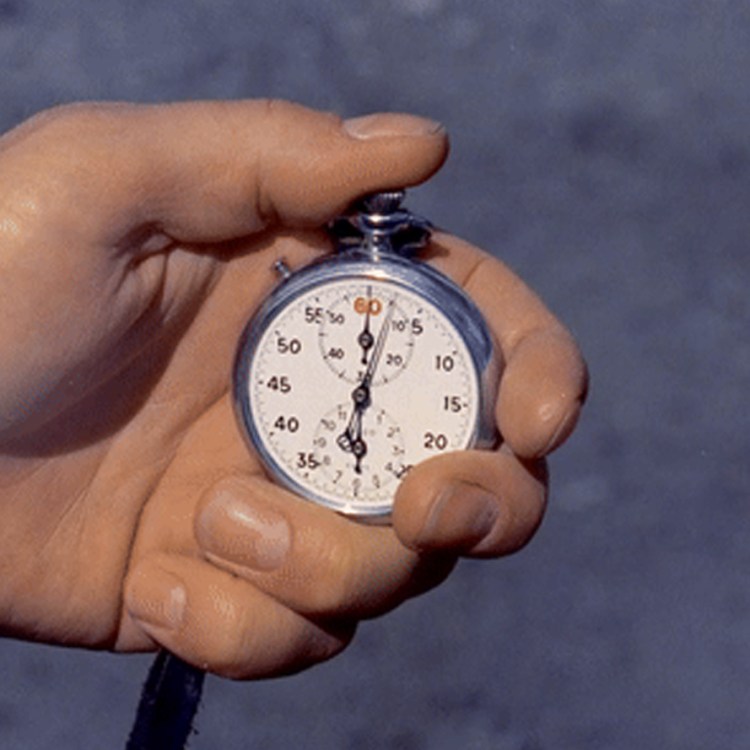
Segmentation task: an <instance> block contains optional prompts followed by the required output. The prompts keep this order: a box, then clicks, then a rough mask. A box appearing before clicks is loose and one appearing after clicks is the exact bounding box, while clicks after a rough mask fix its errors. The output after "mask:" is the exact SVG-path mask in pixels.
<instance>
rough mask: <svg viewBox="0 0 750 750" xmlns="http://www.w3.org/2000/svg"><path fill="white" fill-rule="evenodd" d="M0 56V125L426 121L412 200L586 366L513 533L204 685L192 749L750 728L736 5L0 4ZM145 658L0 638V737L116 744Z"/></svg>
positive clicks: (746, 91)
mask: <svg viewBox="0 0 750 750" xmlns="http://www.w3.org/2000/svg"><path fill="white" fill-rule="evenodd" d="M0 64H1V65H2V71H3V72H2V77H1V78H0V99H1V100H2V106H1V107H0V124H1V125H2V126H3V129H5V128H9V127H11V126H12V125H14V124H16V123H18V122H20V121H21V120H22V119H24V118H25V117H27V116H29V115H31V114H33V113H34V112H36V111H38V110H39V109H41V108H43V107H47V106H49V105H52V104H57V103H61V102H67V101H71V100H77V99H102V98H103V99H128V100H137V101H163V100H175V99H192V98H203V97H207V98H222V97H254V96H274V97H283V98H288V99H293V100H297V101H300V102H303V103H306V104H308V105H311V106H315V107H320V108H324V109H332V110H335V111H337V112H339V113H341V114H343V115H347V116H349V115H357V114H363V113H366V112H370V111H375V110H403V111H410V112H416V113H421V114H425V115H428V116H431V117H433V118H436V119H439V120H441V121H442V122H444V123H445V124H446V125H447V127H448V128H449V130H450V132H451V134H452V143H453V154H452V158H451V160H450V162H449V163H448V165H447V166H446V167H445V169H444V171H443V172H442V173H441V174H440V175H438V176H437V178H435V179H434V181H432V182H431V183H430V184H429V185H427V186H425V187H424V188H421V189H419V190H418V191H415V192H414V193H413V194H412V198H411V206H412V207H413V208H415V209H417V210H419V211H420V212H422V213H425V214H427V215H429V216H430V217H431V218H432V219H433V220H435V221H436V222H438V223H439V224H441V225H443V226H446V227H449V228H451V229H452V230H454V231H455V232H456V233H458V234H460V235H463V236H465V237H467V238H469V239H471V240H473V241H474V242H476V243H478V244H480V245H482V246H484V247H486V248H488V249H491V250H492V251H493V252H494V253H496V254H497V255H498V257H501V258H503V259H504V260H505V261H506V262H508V263H509V264H510V265H511V266H512V267H514V268H515V269H516V270H517V271H518V272H519V273H520V274H521V275H522V276H523V277H524V278H525V279H527V280H528V281H529V282H530V283H531V284H532V285H533V286H534V287H535V288H536V289H537V290H538V291H539V292H540V293H541V294H542V295H543V296H544V297H545V299H546V300H547V301H548V302H549V304H550V305H551V307H552V308H553V309H554V310H555V311H556V313H557V314H558V315H559V316H560V317H561V318H562V319H563V320H564V321H565V322H566V323H567V324H568V325H569V326H570V327H571V328H572V329H573V331H574V332H575V334H576V335H577V337H578V338H579V340H580V342H581V345H582V347H583V349H584V351H585V352H586V355H587V358H588V360H589V363H590V367H591V372H592V392H591V398H590V401H589V405H588V408H587V410H586V413H585V417H584V419H583V421H582V423H581V425H580V428H579V431H578V433H577V434H576V435H575V437H574V439H573V440H572V441H571V442H570V444H569V445H567V446H566V447H565V448H564V449H562V450H561V451H560V452H559V454H557V455H556V456H555V457H554V458H553V461H552V470H553V491H552V497H551V505H550V509H549V514H548V517H547V519H546V522H545V524H544V526H543V528H542V530H541V532H540V533H539V535H538V537H537V538H536V539H535V540H534V542H533V543H532V544H531V545H530V546H529V547H528V548H527V549H526V550H524V551H523V552H522V553H521V554H520V555H518V556H517V557H515V558H513V559H509V560H504V561H498V562H494V563H473V562H472V563H462V564H461V565H460V566H459V569H458V570H457V571H456V573H455V574H454V576H453V577H452V578H451V579H450V580H449V581H448V582H447V583H446V584H445V585H443V587H442V588H440V589H439V590H437V591H435V592H433V593H431V594H429V595H427V596H426V597H424V598H423V599H421V600H419V601H415V602H412V603H409V604H407V605H406V606H404V607H403V608H402V609H401V610H399V611H397V612H396V613H394V614H392V615H390V616H388V617H386V618H384V619H382V620H378V621H375V622H371V623H367V624H365V625H364V626H363V627H362V628H361V631H360V633H359V635H358V637H357V639H356V640H355V643H354V645H353V646H352V647H351V648H350V649H349V650H348V651H347V652H345V653H344V654H343V655H342V656H340V657H339V658H337V659H336V660H334V661H333V662H331V663H329V664H326V665H323V666H320V667H317V668H315V669H313V670H312V671H310V672H307V673H305V674H302V675H300V676H297V677H293V678H288V679H284V680H278V681H271V682H259V683H248V684H239V683H230V682H226V681H222V680H218V679H210V680H209V682H208V684H207V690H206V698H205V704H204V707H203V710H202V713H201V715H200V722H199V724H200V730H201V733H200V735H199V736H198V737H197V738H196V739H195V740H194V742H193V744H192V747H193V748H195V750H207V749H208V748H223V749H227V750H231V749H232V748H246V747H252V748H260V749H262V750H281V749H282V748H290V747H295V748H311V749H313V750H318V749H319V748H321V749H322V748H326V750H338V749H340V750H354V748H357V749H358V750H368V749H370V748H372V749H377V750H380V749H382V750H386V749H393V750H423V749H425V750H455V749H456V748H462V749H466V750H485V749H486V750H589V749H591V750H593V749H596V750H600V749H606V750H635V749H638V750H643V749H645V750H651V749H653V750H656V749H657V748H658V749H659V750H672V749H674V750H705V749H706V748H712V749H713V748H717V749H719V750H724V749H735V748H736V749H738V750H744V749H745V748H748V747H750V711H748V710H747V709H748V705H747V704H748V684H749V683H750V577H749V576H748V572H750V529H748V523H747V520H748V511H749V508H748V500H749V499H750V498H749V497H748V494H749V492H748V490H750V471H749V470H748V464H749V454H750V429H748V427H749V425H748V420H747V416H746V413H745V402H746V400H747V397H748V394H750V340H749V337H748V330H749V325H750V302H749V301H748V293H747V286H748V266H749V265H750V262H749V261H748V260H747V258H746V255H747V247H746V246H747V243H748V237H749V236H750V215H749V212H748V208H747V206H748V202H750V80H749V79H750V4H749V3H747V2H741V1H730V0H462V1H461V0H381V1H380V2H378V3H366V2H353V1H352V0H348V1H347V0H317V1H311V0H254V1H247V2H242V1H241V0H184V1H182V2H180V1H179V0H169V1H167V2H159V1H158V0H149V2H145V0H143V1H141V0H129V1H121V2H118V1H117V0H96V1H93V0H90V1H88V2H87V1H86V0H68V1H67V2H65V3H54V2H49V0H0ZM149 662H150V658H149V657H140V656H138V657H126V656H112V655H107V654H90V653H86V652H79V651H66V650H62V649H54V648H48V647H42V646H33V645H27V644H19V643H14V642H9V641H5V642H0V670H2V680H1V681H0V746H2V747H3V748H14V749H15V748H24V749H25V750H26V749H28V750H37V749H38V750H48V749H49V750H51V749H52V748H54V749H55V750H60V749H61V748H65V749H67V748H117V747H120V746H122V745H123V741H124V738H125V736H126V735H127V732H128V728H129V725H130V721H131V718H132V713H133V709H134V707H135V704H136V701H137V697H138V692H139V689H140V683H141V680H142V678H143V675H144V673H145V670H146V668H147V666H148V664H149Z"/></svg>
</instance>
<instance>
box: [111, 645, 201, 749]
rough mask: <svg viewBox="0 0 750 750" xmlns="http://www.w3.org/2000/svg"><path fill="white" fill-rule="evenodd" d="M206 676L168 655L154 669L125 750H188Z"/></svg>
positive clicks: (162, 653) (161, 654) (163, 653)
mask: <svg viewBox="0 0 750 750" xmlns="http://www.w3.org/2000/svg"><path fill="white" fill-rule="evenodd" d="M205 676H206V673H205V672H204V671H203V670H201V669H198V668H197V667H193V666H191V665H190V664H187V663H185V662H184V661H182V659H179V658H177V657H176V656H174V655H173V654H170V653H169V652H168V651H160V652H159V653H158V654H157V656H156V659H154V663H153V664H152V665H151V669H150V670H149V673H148V677H147V678H146V684H145V685H144V686H143V692H142V693H141V700H140V703H139V704H138V711H137V713H136V716H135V722H134V723H133V729H132V730H131V732H130V737H129V738H128V744H127V746H126V748H125V750H184V748H185V746H186V743H187V741H188V738H189V736H190V734H191V732H192V730H193V719H194V718H195V714H196V713H197V711H198V704H199V703H200V699H201V692H202V690H203V680H204V679H205Z"/></svg>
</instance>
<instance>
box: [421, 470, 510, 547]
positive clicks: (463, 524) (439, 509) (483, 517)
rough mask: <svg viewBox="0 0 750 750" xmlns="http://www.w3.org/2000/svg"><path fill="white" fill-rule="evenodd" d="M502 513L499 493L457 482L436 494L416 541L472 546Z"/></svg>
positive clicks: (424, 545)
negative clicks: (497, 494)
mask: <svg viewBox="0 0 750 750" xmlns="http://www.w3.org/2000/svg"><path fill="white" fill-rule="evenodd" d="M499 514H500V503H499V501H498V498H497V496H496V495H494V494H492V493H491V492H488V491H487V490H485V489H483V488H482V487H479V486H478V485H473V484H468V483H465V482H457V483H456V484H453V485H451V486H449V487H447V488H446V489H445V490H444V491H443V492H442V493H440V494H439V495H438V497H437V498H436V500H435V502H434V503H433V505H432V510H431V511H430V513H429V515H428V516H427V520H426V521H425V524H424V526H423V527H422V530H421V531H420V533H419V535H418V537H417V544H418V546H420V547H431V548H433V549H439V548H441V547H444V548H452V549H462V550H469V549H471V548H472V547H474V546H476V545H477V544H478V543H479V542H480V541H481V540H482V539H484V538H485V537H486V536H487V535H488V534H489V533H490V532H491V531H492V529H493V528H494V526H495V521H496V520H497V517H498V515H499Z"/></svg>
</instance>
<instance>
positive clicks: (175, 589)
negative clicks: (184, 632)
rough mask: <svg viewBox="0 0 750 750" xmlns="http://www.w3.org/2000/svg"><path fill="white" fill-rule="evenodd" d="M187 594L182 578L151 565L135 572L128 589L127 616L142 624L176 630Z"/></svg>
mask: <svg viewBox="0 0 750 750" xmlns="http://www.w3.org/2000/svg"><path fill="white" fill-rule="evenodd" d="M186 603H187V594H186V592H185V586H184V584H183V583H182V581H181V580H180V579H179V578H178V577H177V576H176V575H174V574H172V573H169V572H167V571H166V570H163V569H161V568H158V567H156V566H155V565H148V566H146V567H145V568H144V569H143V570H142V571H136V573H135V574H134V576H133V578H131V581H130V584H129V590H128V598H127V607H128V611H129V612H130V614H131V616H132V617H134V618H135V619H136V620H139V621H140V622H142V623H144V624H145V625H155V626H156V627H159V628H167V629H169V630H176V629H178V628H179V627H180V625H181V624H182V619H183V617H184V615H185V605H186Z"/></svg>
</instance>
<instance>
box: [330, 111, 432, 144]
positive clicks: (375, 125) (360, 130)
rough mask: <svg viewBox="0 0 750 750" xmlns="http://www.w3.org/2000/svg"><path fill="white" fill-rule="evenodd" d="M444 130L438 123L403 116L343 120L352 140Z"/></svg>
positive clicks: (421, 134) (391, 115)
mask: <svg viewBox="0 0 750 750" xmlns="http://www.w3.org/2000/svg"><path fill="white" fill-rule="evenodd" d="M443 129H444V128H443V126H442V125H441V124H440V123H439V122H435V121H434V120H428V119H426V118H424V117H416V116H414V115H403V114H377V115H365V116H364V117H353V118H351V119H349V120H344V130H346V132H347V133H349V135H351V136H353V137H354V138H362V139H367V138H384V137H388V136H403V135H406V136H424V135H435V134H437V133H439V132H440V131H442V130H443Z"/></svg>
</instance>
